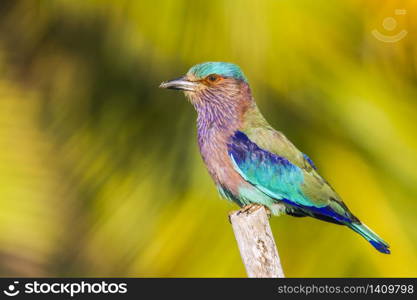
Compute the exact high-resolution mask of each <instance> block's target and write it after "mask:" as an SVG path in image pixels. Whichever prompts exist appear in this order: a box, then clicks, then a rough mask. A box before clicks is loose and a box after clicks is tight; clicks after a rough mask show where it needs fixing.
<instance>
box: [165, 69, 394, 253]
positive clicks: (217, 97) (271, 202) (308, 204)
mask: <svg viewBox="0 0 417 300" xmlns="http://www.w3.org/2000/svg"><path fill="white" fill-rule="evenodd" d="M160 87H161V88H166V89H174V90H182V91H184V93H185V95H186V97H187V98H188V99H189V101H190V102H191V103H192V105H193V106H194V107H195V109H196V111H197V114H198V117H197V132H198V145H199V149H200V153H201V156H202V158H203V161H204V163H205V164H206V166H207V169H208V172H209V173H210V175H211V177H212V178H213V180H214V182H215V183H216V186H217V189H218V191H219V193H220V195H221V196H222V197H224V198H226V199H228V200H231V201H233V202H235V203H237V204H238V205H239V206H241V207H244V206H247V205H251V204H257V205H263V206H266V207H267V208H268V209H269V210H270V211H271V212H272V213H273V214H279V213H280V211H281V210H282V207H284V211H285V213H286V214H288V215H292V216H296V217H304V216H310V217H314V218H317V219H320V220H323V221H327V222H331V223H335V224H341V225H346V226H347V227H349V228H350V229H352V230H354V231H355V232H357V233H359V234H360V235H361V236H362V237H364V238H365V239H366V240H367V241H368V242H369V243H371V244H372V246H374V247H375V249H377V250H378V251H380V252H382V253H387V254H388V253H390V250H389V245H388V244H387V243H386V242H385V241H384V240H382V239H381V238H380V237H379V236H378V235H377V234H376V233H374V232H373V231H372V230H371V229H369V228H368V227H367V226H366V225H365V224H363V223H362V222H361V221H360V220H359V219H358V218H357V217H355V216H354V215H353V214H352V213H351V212H350V210H349V209H348V208H347V206H346V205H345V203H344V202H343V201H342V199H341V197H340V196H339V195H338V194H337V193H336V191H335V190H334V189H333V188H332V187H331V186H330V184H329V183H328V182H327V181H326V180H325V179H324V178H323V177H321V176H320V174H319V173H318V170H317V168H316V166H315V165H314V163H313V161H312V160H311V159H310V158H309V157H308V156H307V155H306V154H304V153H302V152H301V151H300V150H298V149H297V148H296V147H295V146H294V145H293V144H292V143H291V142H290V141H289V140H288V139H287V138H286V137H285V136H284V134H282V133H281V132H279V131H277V130H275V129H274V128H272V127H271V125H269V124H268V122H267V121H266V120H265V118H264V117H263V116H262V114H261V112H260V111H259V109H258V107H257V105H256V103H255V100H254V98H253V97H252V93H251V89H250V87H249V83H248V80H247V79H246V76H245V75H244V74H243V72H242V71H241V69H240V68H239V67H238V66H237V65H235V64H231V63H225V62H206V63H202V64H198V65H195V66H193V67H192V68H191V69H190V70H189V71H188V72H187V73H186V75H184V76H182V77H180V78H177V79H174V80H170V81H166V82H163V83H161V85H160ZM279 208H281V209H279Z"/></svg>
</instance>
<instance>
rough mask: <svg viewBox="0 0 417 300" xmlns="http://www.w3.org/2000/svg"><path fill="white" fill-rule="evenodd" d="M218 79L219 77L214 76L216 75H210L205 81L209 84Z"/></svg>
mask: <svg viewBox="0 0 417 300" xmlns="http://www.w3.org/2000/svg"><path fill="white" fill-rule="evenodd" d="M219 79H220V76H218V75H216V74H211V75H209V76H207V80H208V81H210V82H212V83H213V82H216V81H218V80H219Z"/></svg>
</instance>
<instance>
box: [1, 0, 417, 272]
mask: <svg viewBox="0 0 417 300" xmlns="http://www.w3.org/2000/svg"><path fill="white" fill-rule="evenodd" d="M397 8H402V9H406V10H407V14H406V15H404V16H396V15H395V14H394V10H395V9H397ZM416 14H417V3H416V2H415V1H412V0H409V1H383V2H382V1H377V0H372V1H371V0H369V1H366V2H365V1H359V0H343V1H324V0H318V1H313V0H310V1H308V0H294V1H274V0H270V1H249V0H245V1H220V0H218V1H217V0H212V1H210V2H204V1H185V0H171V1H169V0H166V1H162V0H161V1H158V2H155V1H102V0H101V1H98V0H96V1H72V0H60V1H58V0H56V1H52V0H51V1H49V0H44V1H14V0H2V1H1V2H0V274H1V275H2V276H168V277H172V276H197V277H207V276H213V277H221V276H233V277H235V276H245V272H244V268H243V266H242V263H241V261H240V256H239V253H238V250H237V246H236V244H235V241H234V236H233V233H232V230H231V226H230V224H229V223H228V220H227V213H228V211H230V210H232V209H235V208H236V207H235V206H234V205H233V204H231V203H228V202H226V201H224V200H220V199H218V195H217V192H216V190H215V188H214V185H213V183H212V182H211V179H210V178H209V176H208V174H207V172H206V170H205V168H204V166H203V163H202V161H201V159H200V156H199V153H198V149H197V146H196V139H195V113H194V111H193V108H192V107H191V105H189V104H188V103H187V102H186V101H185V99H184V97H183V95H181V94H180V93H175V92H170V91H166V90H160V89H158V88H157V87H158V84H159V83H160V82H161V81H163V80H167V79H170V78H173V77H177V76H179V75H181V74H183V73H185V72H186V71H187V69H188V68H189V67H190V66H192V65H193V64H195V63H199V62H203V61H231V62H235V63H237V64H239V65H240V66H241V67H242V69H243V70H244V71H245V73H246V75H247V77H248V78H249V80H250V83H251V85H252V89H253V91H254V94H255V97H256V98H257V99H258V103H259V106H260V108H261V110H262V111H263V112H264V113H265V115H266V117H267V119H268V120H270V121H271V123H272V124H273V125H274V127H275V128H277V129H280V130H282V131H283V132H284V133H285V134H286V135H287V136H288V137H289V138H290V139H291V140H292V141H293V142H294V143H295V144H296V145H297V146H298V147H299V148H300V149H302V150H303V151H304V152H306V153H308V154H309V155H310V156H311V157H312V159H313V160H314V161H315V163H316V164H317V165H318V167H319V169H320V170H321V173H322V174H323V175H324V177H326V178H327V179H328V180H329V181H330V182H331V183H332V184H333V186H334V187H335V188H336V189H337V190H338V192H339V193H340V194H341V195H342V197H343V198H344V200H345V202H346V203H347V204H348V205H349V207H350V208H351V209H352V211H353V212H355V214H356V215H357V216H358V217H360V218H361V219H362V220H363V221H364V222H365V223H367V224H368V225H369V226H370V227H371V228H373V229H374V230H375V231H376V232H378V233H379V234H380V235H381V236H382V237H383V238H384V239H386V240H387V241H388V242H389V243H390V244H391V247H392V254H391V255H390V256H387V255H382V254H379V253H377V252H376V251H375V250H374V249H373V248H372V247H371V246H370V245H369V244H368V243H366V242H365V241H364V240H363V239H362V238H360V237H359V236H358V235H356V234H354V233H353V232H351V231H349V230H348V229H346V228H344V227H341V226H335V225H333V224H328V223H324V222H319V221H317V220H313V219H309V218H302V219H298V218H292V217H289V216H283V217H279V218H273V219H271V224H272V228H273V231H274V234H275V237H276V241H277V244H278V248H279V252H280V255H281V260H282V262H283V264H284V270H285V271H286V274H287V275H288V276H292V277H304V276H307V277H316V276H318V277H324V276H328V277H337V276H345V277H350V276H353V277H355V276H377V277H378V276H391V277H395V276H417V221H416V211H417V201H416V199H417V171H416V169H417V135H416V132H417V122H416V117H415V116H416V115H417V47H416V46H417V44H416V41H417V39H416V37H417V36H416V34H417V32H416V29H417V18H415V17H414V16H415V15H416ZM389 16H393V17H395V18H396V20H397V22H398V24H397V28H396V29H395V31H394V32H396V31H399V30H401V29H406V30H407V31H408V34H407V36H406V37H405V38H403V39H402V40H400V41H398V42H396V43H384V42H382V41H380V40H377V39H376V38H375V37H374V36H373V35H372V34H371V32H372V30H373V29H378V30H379V31H380V32H381V33H383V34H386V35H392V34H393V33H392V32H388V31H387V30H386V29H384V28H383V26H382V22H383V20H384V18H386V17H389Z"/></svg>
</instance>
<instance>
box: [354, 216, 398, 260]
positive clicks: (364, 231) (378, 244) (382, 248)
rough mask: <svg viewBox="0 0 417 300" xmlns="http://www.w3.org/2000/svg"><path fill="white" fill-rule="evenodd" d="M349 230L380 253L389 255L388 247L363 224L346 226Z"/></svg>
mask: <svg viewBox="0 0 417 300" xmlns="http://www.w3.org/2000/svg"><path fill="white" fill-rule="evenodd" d="M348 226H349V227H350V228H351V229H353V230H354V231H356V232H357V233H359V234H360V235H361V236H363V237H364V238H365V239H366V240H367V241H368V242H369V243H371V245H372V246H374V248H375V249H376V250H378V251H379V252H381V253H385V254H390V253H391V251H390V249H389V245H388V244H387V243H386V242H385V241H384V240H383V239H381V238H380V237H379V236H378V235H377V234H376V233H375V232H373V231H372V230H371V229H369V228H368V227H367V226H366V225H365V224H362V223H352V224H349V225H348Z"/></svg>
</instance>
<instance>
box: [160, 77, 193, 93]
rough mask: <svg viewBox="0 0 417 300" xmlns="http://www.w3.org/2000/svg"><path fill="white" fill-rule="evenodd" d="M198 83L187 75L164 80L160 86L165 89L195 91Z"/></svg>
mask: <svg viewBox="0 0 417 300" xmlns="http://www.w3.org/2000/svg"><path fill="white" fill-rule="evenodd" d="M197 86H198V83H197V82H193V81H190V80H188V79H187V78H186V77H185V76H183V77H180V78H177V79H173V80H169V81H164V82H162V83H161V84H160V85H159V87H160V88H163V89H171V90H181V91H190V92H194V91H195V90H196V89H197Z"/></svg>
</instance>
